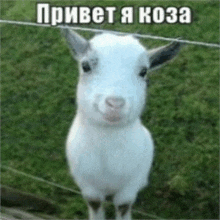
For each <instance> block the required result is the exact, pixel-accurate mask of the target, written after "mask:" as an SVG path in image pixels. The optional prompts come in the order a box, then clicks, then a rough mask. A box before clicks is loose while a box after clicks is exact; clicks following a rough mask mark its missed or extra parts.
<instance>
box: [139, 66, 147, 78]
mask: <svg viewBox="0 0 220 220" xmlns="http://www.w3.org/2000/svg"><path fill="white" fill-rule="evenodd" d="M146 74H147V68H146V67H144V68H142V70H141V71H140V73H139V76H141V77H145V75H146Z"/></svg>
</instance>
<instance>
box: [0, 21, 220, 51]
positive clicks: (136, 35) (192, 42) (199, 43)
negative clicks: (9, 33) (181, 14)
mask: <svg viewBox="0 0 220 220" xmlns="http://www.w3.org/2000/svg"><path fill="white" fill-rule="evenodd" d="M0 23H5V24H15V25H26V26H37V27H52V28H71V29H73V30H80V31H91V32H102V33H112V34H117V35H124V34H131V35H133V36H135V37H138V38H149V39H154V40H164V41H177V42H180V43H184V44H193V45H198V46H206V47H214V48H220V45H219V44H213V43H206V42H199V41H190V40H181V39H176V38H168V37H161V36H153V35H147V34H136V33H129V32H120V31H112V30H105V29H95V28H84V27H72V26H63V25H58V26H51V25H49V24H37V23H34V22H23V21H9V20H0Z"/></svg>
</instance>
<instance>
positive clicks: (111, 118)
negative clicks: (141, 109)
mask: <svg viewBox="0 0 220 220" xmlns="http://www.w3.org/2000/svg"><path fill="white" fill-rule="evenodd" d="M103 118H104V119H105V120H106V121H108V122H111V123H115V122H119V121H120V120H121V117H120V116H119V115H110V114H104V115H103Z"/></svg>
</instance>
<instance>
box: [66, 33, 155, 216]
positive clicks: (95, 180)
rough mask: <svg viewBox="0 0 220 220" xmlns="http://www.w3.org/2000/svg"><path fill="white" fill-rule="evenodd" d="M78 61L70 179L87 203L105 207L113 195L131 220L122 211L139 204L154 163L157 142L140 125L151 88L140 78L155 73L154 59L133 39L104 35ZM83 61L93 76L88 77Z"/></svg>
mask: <svg viewBox="0 0 220 220" xmlns="http://www.w3.org/2000/svg"><path fill="white" fill-rule="evenodd" d="M78 59H79V63H80V67H79V69H80V78H79V83H78V87H77V105H78V109H77V113H76V116H75V118H74V121H73V123H72V126H71V129H70V131H69V135H68V139H67V148H66V154H67V158H68V164H69V167H70V170H71V174H72V175H73V177H74V179H75V181H76V183H77V184H78V186H79V187H80V189H81V191H82V194H83V196H84V198H85V199H86V200H88V201H91V200H93V201H101V202H104V201H105V198H106V196H107V195H111V194H113V195H114V198H113V202H114V205H115V207H116V218H117V219H118V220H119V219H131V209H130V208H129V210H128V212H127V213H126V214H125V215H123V216H122V214H121V212H120V211H119V210H118V206H120V205H124V204H131V205H132V204H133V203H134V202H135V199H136V196H137V193H138V191H140V189H142V188H143V187H144V186H146V185H147V183H148V178H149V172H150V169H151V165H152V161H153V151H154V147H153V140H152V137H151V134H150V133H149V131H148V130H147V129H146V128H145V127H144V126H143V125H142V123H141V121H140V115H141V113H142V111H143V109H144V106H145V98H146V89H147V84H146V81H145V80H144V78H143V77H141V76H140V75H139V73H140V71H141V69H142V68H143V67H147V68H150V63H149V62H150V61H149V54H148V52H147V51H146V49H145V48H144V47H143V46H142V45H141V44H140V43H139V41H138V40H137V39H135V38H133V37H132V36H115V35H111V34H101V35H98V36H95V37H94V38H93V39H92V40H91V41H90V49H89V50H87V52H86V53H84V54H83V55H81V56H79V58H78ZM83 61H88V62H89V64H90V66H91V69H92V70H91V71H90V72H88V73H87V72H83V70H82V68H81V63H82V62H83ZM115 98H116V100H115ZM118 102H119V105H121V106H120V107H117V103H118ZM108 103H110V104H108ZM111 104H113V106H112V105H111ZM89 215H90V219H96V220H97V219H102V220H103V219H104V210H103V207H101V208H99V209H98V211H97V212H95V211H94V210H93V209H92V208H91V207H90V206H89Z"/></svg>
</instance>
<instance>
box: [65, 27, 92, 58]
mask: <svg viewBox="0 0 220 220" xmlns="http://www.w3.org/2000/svg"><path fill="white" fill-rule="evenodd" d="M61 33H62V35H63V36H64V37H65V38H66V41H67V43H68V46H69V48H70V51H71V53H72V55H73V57H74V58H75V59H78V58H79V57H81V56H83V55H84V54H85V53H86V52H87V50H88V49H89V45H90V44H89V42H88V41H87V40H86V39H85V38H83V37H82V36H80V35H79V34H77V33H76V32H75V31H72V30H71V29H70V28H61Z"/></svg>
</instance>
